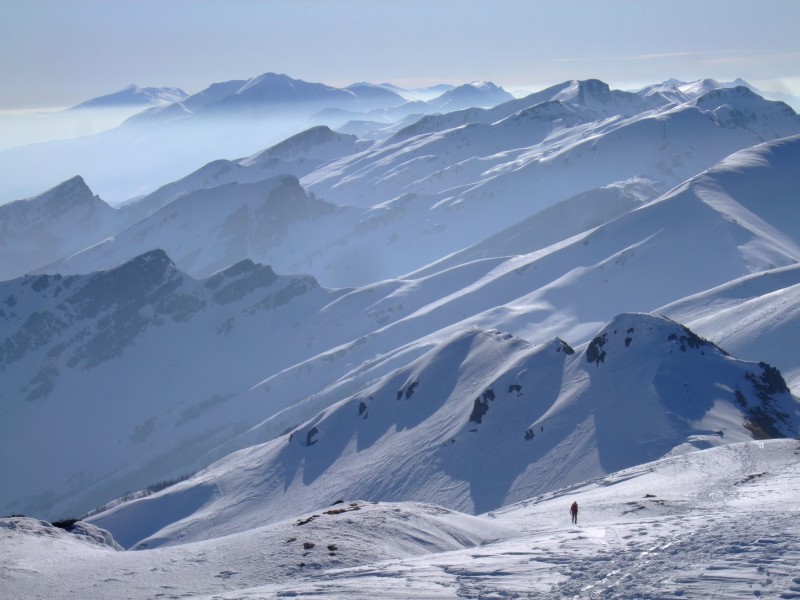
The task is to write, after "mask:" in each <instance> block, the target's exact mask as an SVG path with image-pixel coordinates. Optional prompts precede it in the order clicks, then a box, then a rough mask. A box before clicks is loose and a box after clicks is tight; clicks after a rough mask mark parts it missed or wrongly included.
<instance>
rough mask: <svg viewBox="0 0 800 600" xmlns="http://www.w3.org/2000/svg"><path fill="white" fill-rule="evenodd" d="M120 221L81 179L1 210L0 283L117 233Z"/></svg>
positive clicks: (77, 178) (122, 220) (121, 218)
mask: <svg viewBox="0 0 800 600" xmlns="http://www.w3.org/2000/svg"><path fill="white" fill-rule="evenodd" d="M129 223H130V221H128V220H127V219H126V218H125V216H124V215H122V214H120V213H119V212H118V211H116V210H114V209H113V208H111V207H110V206H109V205H108V204H106V203H105V202H103V200H101V199H100V198H99V197H98V196H95V195H94V194H93V193H92V191H91V190H90V189H89V187H88V186H87V185H86V182H85V181H84V180H83V178H81V177H80V176H75V177H73V178H72V179H69V180H67V181H65V182H63V183H61V184H60V185H58V186H56V187H54V188H53V189H51V190H49V191H47V192H45V193H43V194H40V195H39V196H35V197H33V198H28V199H26V200H18V201H16V202H11V203H9V204H4V205H2V206H0V253H1V254H2V260H0V280H6V279H13V278H15V277H20V276H22V275H24V274H25V273H29V272H31V271H34V270H36V269H40V268H42V267H44V266H45V265H48V264H50V263H52V262H55V261H56V260H58V259H62V258H64V257H66V256H69V255H70V254H72V253H73V252H77V251H79V250H82V249H84V248H86V246H87V245H91V244H92V243H95V242H98V241H100V240H102V239H104V238H105V237H106V236H108V235H111V234H113V233H116V232H117V231H119V230H121V229H123V228H124V226H125V225H127V224H129Z"/></svg>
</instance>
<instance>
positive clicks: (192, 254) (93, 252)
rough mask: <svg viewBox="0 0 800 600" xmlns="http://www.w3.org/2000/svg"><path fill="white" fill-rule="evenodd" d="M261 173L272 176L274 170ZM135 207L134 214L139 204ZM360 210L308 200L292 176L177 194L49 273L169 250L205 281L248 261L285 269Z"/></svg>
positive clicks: (88, 268)
mask: <svg viewBox="0 0 800 600" xmlns="http://www.w3.org/2000/svg"><path fill="white" fill-rule="evenodd" d="M256 168H257V167H256ZM222 170H223V171H224V170H225V167H224V166H223V167H222ZM262 173H263V174H264V175H268V174H269V170H267V171H264V172H262ZM198 177H202V174H198ZM165 193H166V194H169V193H170V190H167V191H165ZM161 201H163V197H161V196H159V197H156V198H154V199H153V206H157V205H158V203H160V202H161ZM143 202H149V199H144V200H143ZM148 206H151V205H150V204H149V203H148V204H146V205H145V208H146V207H148ZM131 210H134V211H136V210H137V205H132V206H131ZM361 212H362V211H359V210H357V209H350V210H349V209H347V208H342V207H338V206H336V205H333V204H330V203H328V202H325V201H323V200H318V199H316V198H313V197H311V196H308V195H307V194H306V193H305V191H304V190H303V188H302V187H300V185H299V184H298V180H297V178H295V177H293V176H291V175H279V176H275V177H271V178H268V179H264V180H260V179H259V180H258V181H256V182H255V183H227V184H222V185H218V186H215V187H198V189H196V190H194V191H191V192H187V193H185V194H181V193H178V196H177V198H175V199H174V201H172V202H167V203H166V204H165V205H164V206H163V207H161V208H159V209H157V210H155V212H152V213H149V214H147V216H146V217H145V218H143V219H142V220H141V221H139V222H137V223H136V224H134V225H132V226H131V227H129V228H127V229H126V230H124V231H121V232H120V233H118V234H117V235H115V236H113V237H111V238H108V239H106V240H103V241H102V242H101V243H98V244H95V245H94V246H91V247H89V248H87V249H86V250H83V251H82V252H79V253H76V254H74V255H72V256H70V257H68V258H67V259H65V260H63V261H60V262H58V263H57V264H54V265H50V266H49V267H48V269H47V271H50V272H53V271H57V272H60V273H90V272H92V271H96V270H102V269H107V268H110V267H113V266H115V265H118V264H121V263H123V262H125V261H127V260H131V259H132V258H134V257H135V256H137V255H139V254H141V253H143V252H149V251H151V250H154V249H163V250H165V251H166V252H167V253H168V254H169V256H170V257H171V258H173V259H174V260H175V263H176V265H178V267H179V268H180V269H181V270H183V271H186V272H187V273H189V274H190V275H192V276H194V277H206V276H208V275H210V274H212V273H214V272H216V271H218V270H220V269H224V268H226V267H228V266H230V265H232V264H234V263H236V262H239V261H241V260H245V259H255V260H256V261H258V262H260V263H263V264H270V265H274V266H275V267H276V268H277V269H278V270H285V267H286V266H287V265H289V264H292V263H293V262H296V261H299V260H302V259H303V258H305V257H306V256H307V253H308V250H307V248H306V246H305V244H304V242H305V241H306V240H309V241H312V243H313V242H314V241H315V242H316V243H319V241H320V240H322V241H323V242H324V240H325V239H330V238H331V237H332V235H331V234H329V233H328V232H331V231H337V230H342V229H346V228H348V227H351V226H352V224H353V223H354V222H356V220H357V219H358V217H359V216H360V215H361ZM209 242H213V243H209ZM312 248H314V247H313V246H312ZM314 249H316V248H314ZM295 270H296V269H295Z"/></svg>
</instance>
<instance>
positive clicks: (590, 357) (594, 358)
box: [586, 333, 608, 365]
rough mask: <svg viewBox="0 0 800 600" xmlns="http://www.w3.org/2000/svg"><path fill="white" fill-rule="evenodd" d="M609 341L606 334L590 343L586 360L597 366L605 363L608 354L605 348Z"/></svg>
mask: <svg viewBox="0 0 800 600" xmlns="http://www.w3.org/2000/svg"><path fill="white" fill-rule="evenodd" d="M607 341H608V334H606V333H604V334H603V335H599V336H597V337H596V338H594V339H593V340H592V341H591V342H589V346H588V347H587V348H586V360H587V361H589V362H590V363H594V364H595V365H599V364H600V363H601V362H605V360H606V352H605V350H603V346H605V345H606V342H607Z"/></svg>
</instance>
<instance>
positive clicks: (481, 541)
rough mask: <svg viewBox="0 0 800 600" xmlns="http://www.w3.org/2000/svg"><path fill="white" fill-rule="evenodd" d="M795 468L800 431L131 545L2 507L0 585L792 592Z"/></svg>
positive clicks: (251, 596)
mask: <svg viewBox="0 0 800 600" xmlns="http://www.w3.org/2000/svg"><path fill="white" fill-rule="evenodd" d="M798 482H800V446H799V445H798V442H797V441H791V440H774V441H765V442H748V443H743V444H732V445H728V446H724V447H721V448H714V449H710V450H705V451H701V452H694V453H689V454H683V455H677V456H673V457H668V458H665V459H662V460H660V461H657V462H654V463H648V464H645V465H641V466H637V467H634V468H631V469H628V470H625V471H621V472H618V473H615V474H613V475H610V476H607V477H604V478H601V479H597V480H594V481H590V482H586V483H583V484H579V485H575V486H571V487H568V488H563V489H560V490H557V491H554V492H552V493H549V494H546V495H543V496H539V497H536V498H531V499H530V500H526V501H524V502H522V503H519V504H516V505H512V506H509V507H506V508H504V509H502V510H499V511H495V512H492V513H488V514H485V515H480V516H478V517H471V516H467V515H462V514H459V513H454V512H452V511H447V510H444V509H441V508H437V507H434V506H430V505H421V504H414V503H400V504H393V503H383V502H381V503H377V504H371V503H365V502H362V501H357V500H349V499H348V500H345V502H344V503H342V504H338V505H336V506H331V507H329V508H327V509H325V510H324V511H319V512H317V513H312V514H305V515H298V517H297V518H295V519H291V520H287V521H282V522H279V523H274V524H271V525H262V526H258V527H255V528H253V529H250V530H248V531H246V532H242V533H237V534H233V535H228V536H224V537H212V538H209V539H207V540H203V541H198V542H191V543H184V544H179V545H176V546H172V547H165V548H158V549H155V550H141V551H136V552H117V551H114V550H112V549H110V548H107V547H105V548H104V547H101V546H98V545H96V544H95V543H92V542H90V541H87V540H85V539H84V538H80V537H77V536H72V535H71V534H68V533H66V532H62V531H57V532H55V531H53V529H52V528H50V527H48V526H47V524H40V523H39V522H38V521H34V520H30V519H19V518H16V519H14V518H12V519H2V520H0V540H2V543H0V557H2V562H3V565H4V569H3V574H2V576H0V595H2V596H3V597H14V598H19V599H20V600H26V599H28V598H40V597H48V598H53V597H58V598H62V599H64V600H69V599H73V598H75V599H78V598H81V599H83V598H88V597H91V598H97V599H98V600H102V599H105V598H109V599H110V598H120V597H126V598H130V599H132V600H138V599H145V598H153V597H170V596H173V597H177V596H180V597H185V598H198V599H200V598H204V599H205V598H208V599H210V598H212V597H214V598H223V599H228V600H235V599H237V600H255V599H260V598H275V597H297V596H301V597H304V598H334V597H335V598H376V597H381V598H431V599H435V598H443V599H444V598H528V597H544V598H564V597H596V598H607V597H627V598H633V597H637V598H744V597H752V596H755V597H774V598H796V597H798V596H800V576H798V573H797V569H796V566H797V564H798V561H800V520H798V518H797V517H798V516H799V515H798V509H797V505H798V503H799V501H800V485H799V484H798ZM573 501H577V502H578V503H579V505H580V507H581V510H580V513H579V523H578V525H571V524H570V523H569V515H568V512H567V510H568V507H569V505H570V504H571V503H572V502H573Z"/></svg>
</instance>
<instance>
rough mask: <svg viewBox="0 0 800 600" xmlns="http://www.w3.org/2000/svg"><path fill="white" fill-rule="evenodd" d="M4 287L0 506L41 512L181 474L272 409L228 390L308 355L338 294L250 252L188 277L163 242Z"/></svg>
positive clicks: (79, 506)
mask: <svg viewBox="0 0 800 600" xmlns="http://www.w3.org/2000/svg"><path fill="white" fill-rule="evenodd" d="M0 289H2V291H1V292H0V297H2V305H1V306H2V308H0V321H2V323H3V328H2V339H1V340H0V348H2V353H0V356H1V357H2V359H1V360H0V372H2V377H0V405H1V406H2V425H1V426H0V427H1V428H2V435H1V436H0V454H2V455H3V456H6V457H8V456H12V455H13V456H14V457H15V458H14V460H8V461H2V462H3V465H2V467H0V469H2V477H4V478H7V480H8V481H14V485H13V486H4V487H3V490H2V492H0V498H1V500H0V513H3V514H8V513H12V512H19V511H21V510H22V511H25V512H34V513H37V514H46V515H53V514H72V513H74V512H76V511H77V512H82V511H85V510H87V509H88V508H89V507H91V505H96V504H98V503H101V502H103V501H105V500H107V499H108V498H109V497H115V496H119V495H121V494H122V493H125V492H126V491H128V490H130V489H131V487H130V486H133V487H134V488H140V487H144V486H147V485H150V484H151V483H153V482H154V481H156V480H160V479H163V478H165V477H176V476H178V475H180V474H181V473H185V472H187V470H188V471H191V470H193V468H197V466H199V465H202V464H203V460H201V462H200V463H199V464H198V465H197V466H195V467H192V466H191V463H193V462H195V458H197V457H199V456H200V455H202V454H203V452H205V451H207V450H209V449H211V448H213V447H214V446H215V445H216V444H219V443H221V442H224V441H226V440H228V439H229V438H230V437H231V436H234V435H235V434H237V433H240V432H241V431H242V430H243V429H242V428H243V427H244V428H245V429H246V428H247V427H248V425H247V423H249V422H258V420H260V419H263V418H265V417H266V416H268V415H271V414H273V412H274V411H275V410H277V409H278V408H276V407H275V406H273V405H271V404H270V403H268V402H264V401H263V400H262V402H256V403H247V404H237V402H236V401H233V400H234V398H235V397H236V396H237V394H239V393H240V392H241V391H242V390H247V389H249V388H250V387H251V386H252V385H253V384H254V383H257V382H258V381H259V380H260V379H261V377H262V373H263V372H264V371H265V370H266V371H267V372H273V371H275V370H280V369H281V368H284V367H286V366H289V365H291V364H293V363H294V362H296V361H298V360H300V359H302V358H303V357H304V356H305V353H306V352H309V351H313V349H314V348H315V347H317V346H318V341H317V340H316V339H315V337H316V336H317V335H318V332H317V324H316V322H315V319H314V315H315V313H317V312H318V311H319V310H320V309H321V308H322V307H323V306H325V305H326V304H328V303H329V302H330V301H331V299H333V298H336V297H337V296H338V294H337V293H335V292H330V291H327V290H323V289H322V288H320V287H319V286H318V285H317V284H316V282H315V281H314V280H313V279H311V278H309V277H301V276H278V275H276V274H275V273H274V272H273V271H272V270H271V269H270V268H269V267H262V266H256V265H254V264H252V263H250V262H242V263H238V264H236V265H233V266H231V267H230V268H228V269H226V270H224V271H221V272H219V273H217V274H215V275H214V276H212V277H209V278H207V279H204V280H202V281H197V280H193V279H191V278H189V277H186V276H185V275H184V274H182V273H180V272H179V271H177V270H176V269H175V267H174V265H173V264H172V262H171V261H170V260H169V259H168V257H167V256H166V255H165V254H164V253H163V251H160V250H156V251H153V252H150V253H148V254H144V255H142V256H140V257H137V258H136V259H134V260H132V261H130V262H128V263H125V264H123V265H121V266H119V267H117V268H115V269H112V270H109V271H105V272H100V273H96V274H93V275H88V276H72V277H62V276H61V275H52V276H48V275H42V276H26V277H24V278H21V279H15V280H12V281H8V282H2V283H0ZM329 335H331V336H333V334H332V333H330V332H329ZM328 341H334V340H328ZM276 347H281V351H280V352H275V350H274V349H275V348H276ZM324 347H325V348H327V346H324ZM42 436H45V439H47V440H48V443H47V444H41V443H40V442H41V439H42ZM54 447H57V448H58V452H56V453H54V452H53V448H54ZM193 457H194V458H193ZM207 462H208V459H206V464H207ZM154 476H155V479H154Z"/></svg>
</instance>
